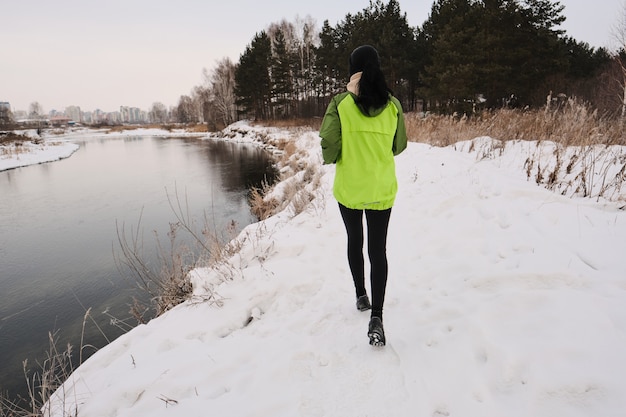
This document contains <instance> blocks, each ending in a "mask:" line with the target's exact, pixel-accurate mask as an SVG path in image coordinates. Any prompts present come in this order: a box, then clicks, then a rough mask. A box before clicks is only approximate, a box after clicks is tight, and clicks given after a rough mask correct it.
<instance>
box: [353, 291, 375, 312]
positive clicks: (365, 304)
mask: <svg viewBox="0 0 626 417" xmlns="http://www.w3.org/2000/svg"><path fill="white" fill-rule="evenodd" d="M356 308H357V310H359V311H366V310H369V309H370V308H372V305H371V304H370V299H369V298H368V297H367V294H365V295H362V296H360V297H358V298H357V299H356Z"/></svg>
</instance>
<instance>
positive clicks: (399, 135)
mask: <svg viewBox="0 0 626 417" xmlns="http://www.w3.org/2000/svg"><path fill="white" fill-rule="evenodd" d="M392 101H393V104H395V106H396V107H397V108H398V127H397V128H396V134H395V136H394V137H393V147H392V150H393V154H394V155H399V154H400V153H401V152H402V151H404V150H405V149H406V144H407V136H406V126H405V125H404V113H403V112H402V105H401V104H400V101H399V100H398V99H396V98H395V97H394V98H392Z"/></svg>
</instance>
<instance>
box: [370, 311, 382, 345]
mask: <svg viewBox="0 0 626 417" xmlns="http://www.w3.org/2000/svg"><path fill="white" fill-rule="evenodd" d="M367 336H368V337H369V338H370V345H372V346H385V343H386V340H385V330H384V329H383V321H382V320H381V318H380V317H376V316H373V317H372V318H371V319H370V324H369V327H368V331H367Z"/></svg>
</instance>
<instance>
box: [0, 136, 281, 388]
mask: <svg viewBox="0 0 626 417" xmlns="http://www.w3.org/2000/svg"><path fill="white" fill-rule="evenodd" d="M75 142H76V143H78V144H79V145H80V148H79V150H78V151H77V152H76V153H74V154H73V155H72V156H71V157H70V158H67V159H64V160H61V161H57V162H52V163H47V164H41V165H32V166H28V167H23V168H18V169H14V170H9V171H4V172H0V358H1V359H0V390H2V391H3V392H8V394H9V397H14V396H15V395H17V394H19V395H24V394H25V388H26V383H25V382H24V381H25V380H24V375H23V372H22V363H23V361H24V360H26V359H28V368H29V369H30V370H31V371H38V370H40V367H39V365H37V361H40V362H41V361H42V360H43V359H44V358H45V355H46V352H47V350H48V334H49V333H50V332H52V333H53V334H54V335H55V337H56V339H57V344H58V345H59V348H60V349H64V347H65V345H67V343H71V344H72V345H73V346H75V350H74V357H75V359H76V358H77V357H78V355H79V352H78V351H77V348H78V347H79V346H80V345H81V341H80V336H81V333H82V326H83V319H84V317H85V312H86V309H89V308H90V309H91V314H90V316H89V320H87V321H86V325H85V329H86V330H85V339H84V340H83V341H82V345H83V346H85V348H84V349H83V359H85V358H86V357H88V356H89V355H90V354H92V353H93V352H94V351H95V350H97V349H98V348H99V347H102V346H104V345H105V344H106V343H107V341H111V340H113V339H115V338H116V337H118V336H119V335H121V334H122V333H123V331H124V330H123V329H122V328H128V326H126V325H125V324H122V325H121V326H120V325H114V324H112V319H120V320H126V322H127V323H128V324H130V325H133V324H136V321H134V320H132V319H131V318H130V314H129V304H131V302H132V299H133V297H137V298H139V299H140V300H144V301H145V300H146V299H147V295H146V294H145V292H142V291H139V290H137V285H136V282H135V281H134V280H133V279H132V278H131V277H132V274H131V273H130V271H129V270H127V269H125V268H123V267H122V268H120V262H116V258H118V260H119V259H120V257H119V254H120V251H119V249H120V248H119V242H118V231H121V230H122V229H124V230H125V231H126V234H127V235H128V236H130V232H131V231H133V232H134V231H137V230H139V231H140V232H141V235H142V236H143V237H142V239H141V241H142V242H143V243H144V256H145V258H146V260H147V261H148V262H150V264H151V265H154V266H155V267H158V259H157V256H156V242H157V239H158V240H159V241H160V242H161V243H162V244H163V246H164V247H168V246H169V238H168V236H167V233H168V231H169V228H170V223H174V222H176V217H175V214H174V212H173V210H172V208H171V203H174V204H175V205H178V203H180V204H181V206H182V207H183V209H184V210H185V212H186V213H188V214H189V217H190V220H191V223H192V225H193V226H194V227H197V228H198V230H199V228H201V227H203V226H205V223H207V220H208V226H209V227H210V228H211V230H212V231H213V232H215V233H217V234H220V233H222V232H223V231H224V230H225V229H226V228H227V226H228V225H229V224H231V223H232V222H233V221H234V222H235V224H236V230H235V232H237V231H239V230H241V229H242V228H243V227H245V226H246V225H248V224H250V223H252V222H254V221H256V219H255V218H254V217H253V215H252V214H251V213H250V209H249V205H248V199H247V197H248V193H249V191H250V189H251V188H252V187H260V186H261V184H262V182H263V181H268V182H270V183H271V182H273V181H274V180H275V177H276V172H275V169H274V167H273V164H272V160H271V157H270V155H269V154H267V153H266V152H265V151H264V150H262V149H261V148H259V147H258V146H256V145H252V144H234V143H229V142H224V141H214V140H202V139H197V138H163V137H155V136H128V137H97V138H84V139H77V140H75ZM177 242H179V243H181V244H187V245H188V246H190V247H194V240H193V239H192V238H191V237H190V236H188V235H186V234H184V233H179V234H178V237H177ZM92 318H93V321H92V320H91V319H92ZM120 327H122V328H120ZM92 346H93V347H92Z"/></svg>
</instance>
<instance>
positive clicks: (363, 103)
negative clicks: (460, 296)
mask: <svg viewBox="0 0 626 417" xmlns="http://www.w3.org/2000/svg"><path fill="white" fill-rule="evenodd" d="M349 64H350V82H349V83H348V86H347V91H345V92H343V93H341V94H338V95H337V96H335V97H333V99H332V100H331V102H330V104H329V105H328V108H327V110H326V113H325V115H324V120H323V121H322V127H321V129H320V137H321V138H322V141H321V146H322V155H323V158H324V163H326V164H337V167H336V173H335V181H334V185H333V195H334V196H335V198H336V199H337V201H338V203H339V211H340V213H341V217H342V219H343V222H344V225H345V227H346V233H347V237H348V264H349V266H350V272H351V273H352V279H353V280H354V287H355V290H356V307H357V309H359V310H360V311H366V310H369V309H371V316H370V322H369V326H368V337H369V339H370V344H371V345H373V346H384V345H385V343H386V339H385V332H384V329H383V304H384V302H385V289H386V286H387V271H388V264H387V229H388V226H389V218H390V215H391V208H392V206H393V203H394V201H395V197H396V193H397V190H398V182H397V179H396V171H395V161H394V156H395V155H398V154H399V153H400V152H402V151H403V150H404V149H405V148H406V143H407V137H406V129H405V126H404V116H403V113H402V106H401V105H400V102H399V101H398V100H397V99H396V98H395V97H394V96H393V94H392V92H391V90H389V88H388V87H387V82H386V81H385V77H384V75H383V73H382V71H381V69H380V58H379V56H378V52H377V51H376V49H375V48H374V47H372V46H370V45H363V46H360V47H358V48H356V49H355V50H354V51H353V52H352V54H350V59H349ZM363 213H365V219H366V223H367V248H368V256H369V261H370V288H371V294H372V302H371V304H370V301H369V298H368V296H367V291H366V288H365V272H364V270H365V268H364V257H363V241H364V233H363Z"/></svg>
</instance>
